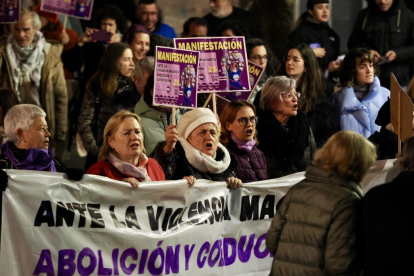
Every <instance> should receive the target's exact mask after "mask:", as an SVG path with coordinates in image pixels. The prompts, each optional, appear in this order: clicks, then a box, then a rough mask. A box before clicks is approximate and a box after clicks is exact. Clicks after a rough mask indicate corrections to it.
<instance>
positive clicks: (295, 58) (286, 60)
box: [283, 56, 303, 63]
mask: <svg viewBox="0 0 414 276" xmlns="http://www.w3.org/2000/svg"><path fill="white" fill-rule="evenodd" d="M283 61H284V62H288V61H293V62H294V63H299V62H301V61H303V59H300V58H297V57H294V58H291V57H289V56H288V57H284V58H283Z"/></svg>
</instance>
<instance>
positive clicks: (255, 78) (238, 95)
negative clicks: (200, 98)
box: [217, 61, 264, 102]
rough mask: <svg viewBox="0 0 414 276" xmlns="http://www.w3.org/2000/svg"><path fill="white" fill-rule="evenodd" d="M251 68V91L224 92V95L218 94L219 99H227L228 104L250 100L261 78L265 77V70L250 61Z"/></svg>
mask: <svg viewBox="0 0 414 276" xmlns="http://www.w3.org/2000/svg"><path fill="white" fill-rule="evenodd" d="M248 66H249V81H250V87H251V90H250V91H246V92H224V93H217V96H218V97H221V98H224V99H226V100H227V101H228V102H231V101H235V100H239V99H240V100H248V99H249V98H250V95H251V94H252V91H253V90H254V89H255V88H256V85H257V83H258V82H259V80H260V78H261V77H262V75H263V72H264V68H263V67H261V66H259V65H257V64H255V63H253V62H251V61H248Z"/></svg>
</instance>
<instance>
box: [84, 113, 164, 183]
mask: <svg viewBox="0 0 414 276" xmlns="http://www.w3.org/2000/svg"><path fill="white" fill-rule="evenodd" d="M98 158H99V160H100V161H98V163H96V164H95V165H93V166H92V167H91V168H90V169H89V170H88V172H87V173H88V174H96V175H102V176H106V177H109V178H112V179H115V180H122V181H125V182H128V183H129V184H131V186H132V187H134V188H137V187H138V186H139V183H140V182H147V181H161V180H165V174H164V171H163V170H162V168H161V166H160V165H159V164H158V162H157V161H156V160H154V159H152V158H148V157H147V156H146V155H145V148H144V136H143V134H142V128H141V119H140V118H139V117H138V115H136V114H134V113H131V112H129V111H126V110H121V111H119V112H118V113H116V114H115V115H114V116H112V117H111V119H109V121H108V123H107V125H106V127H105V130H104V142H103V146H102V148H101V150H100V152H99V156H98Z"/></svg>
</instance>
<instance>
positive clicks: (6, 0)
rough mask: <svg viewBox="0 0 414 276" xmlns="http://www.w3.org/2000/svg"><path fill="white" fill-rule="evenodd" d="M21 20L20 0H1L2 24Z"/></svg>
mask: <svg viewBox="0 0 414 276" xmlns="http://www.w3.org/2000/svg"><path fill="white" fill-rule="evenodd" d="M19 20H20V0H0V24H4V23H15V22H19Z"/></svg>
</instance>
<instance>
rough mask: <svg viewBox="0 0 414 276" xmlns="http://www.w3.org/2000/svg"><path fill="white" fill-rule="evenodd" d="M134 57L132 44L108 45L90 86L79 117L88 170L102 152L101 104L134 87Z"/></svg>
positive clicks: (107, 102)
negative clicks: (99, 136) (98, 131)
mask: <svg viewBox="0 0 414 276" xmlns="http://www.w3.org/2000/svg"><path fill="white" fill-rule="evenodd" d="M132 58H133V56H132V51H131V49H130V48H129V46H128V44H125V43H113V44H110V45H108V48H107V49H106V51H105V53H104V55H103V57H102V60H101V62H100V64H99V66H98V71H97V72H96V73H95V74H94V75H93V76H92V78H91V79H90V80H89V82H88V84H87V86H86V91H85V96H84V97H83V102H82V107H81V113H80V116H79V120H78V130H79V135H80V137H81V139H82V142H83V145H84V147H85V149H86V150H87V152H88V156H87V159H86V164H85V171H86V170H87V169H88V168H89V167H90V166H91V165H92V164H94V163H96V161H97V156H98V153H99V140H98V137H97V120H98V116H99V112H100V111H101V108H102V107H104V106H107V105H109V102H110V99H111V98H112V97H113V96H114V95H116V94H119V93H122V92H124V91H128V90H129V89H132V86H133V85H132V80H131V74H132V71H133V69H134V62H133V60H132Z"/></svg>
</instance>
